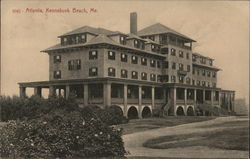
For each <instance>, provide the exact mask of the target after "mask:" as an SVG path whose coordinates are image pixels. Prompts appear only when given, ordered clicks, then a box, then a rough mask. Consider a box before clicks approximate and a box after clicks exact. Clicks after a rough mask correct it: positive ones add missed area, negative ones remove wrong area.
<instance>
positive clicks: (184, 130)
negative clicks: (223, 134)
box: [123, 117, 249, 158]
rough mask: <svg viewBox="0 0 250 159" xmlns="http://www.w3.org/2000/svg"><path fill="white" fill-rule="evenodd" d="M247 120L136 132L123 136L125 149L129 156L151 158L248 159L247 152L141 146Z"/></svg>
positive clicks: (221, 121) (202, 123) (194, 124)
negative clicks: (162, 137)
mask: <svg viewBox="0 0 250 159" xmlns="http://www.w3.org/2000/svg"><path fill="white" fill-rule="evenodd" d="M238 120H248V119H245V118H237V117H219V118H216V119H214V120H209V121H204V122H197V123H190V124H184V125H179V126H174V127H165V128H159V129H154V130H148V131H144V132H137V133H133V134H128V135H124V136H123V141H124V142H125V149H126V150H127V151H129V152H130V155H128V157H129V156H150V157H151V156H152V157H186V158H187V157H188V158H220V157H221V158H248V156H249V152H247V151H236V150H221V149H216V148H213V149H211V148H208V147H203V146H195V147H185V148H172V149H151V148H146V147H143V146H142V144H143V143H144V142H146V141H147V140H148V139H152V138H156V137H160V136H166V135H178V134H189V133H190V135H191V133H197V132H205V131H213V130H216V129H221V128H209V127H208V128H199V126H205V125H211V124H217V123H218V124H219V123H223V122H227V121H238Z"/></svg>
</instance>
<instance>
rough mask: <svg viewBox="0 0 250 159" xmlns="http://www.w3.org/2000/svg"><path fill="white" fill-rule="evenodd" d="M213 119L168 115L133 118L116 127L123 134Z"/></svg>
mask: <svg viewBox="0 0 250 159" xmlns="http://www.w3.org/2000/svg"><path fill="white" fill-rule="evenodd" d="M211 119H215V117H198V116H195V117H194V116H178V117H175V116H168V117H165V118H145V119H133V120H130V121H129V123H127V124H120V125H117V126H116V127H118V128H122V129H123V135H126V134H132V133H135V132H140V131H146V130H150V129H156V128H161V127H170V126H176V125H181V124H187V123H193V122H201V121H206V120H211Z"/></svg>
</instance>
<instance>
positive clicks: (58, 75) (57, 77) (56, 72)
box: [54, 71, 61, 79]
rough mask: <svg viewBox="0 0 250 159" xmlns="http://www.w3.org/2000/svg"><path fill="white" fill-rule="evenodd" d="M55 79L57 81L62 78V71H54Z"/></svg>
mask: <svg viewBox="0 0 250 159" xmlns="http://www.w3.org/2000/svg"><path fill="white" fill-rule="evenodd" d="M54 78H55V79H59V78H61V71H54Z"/></svg>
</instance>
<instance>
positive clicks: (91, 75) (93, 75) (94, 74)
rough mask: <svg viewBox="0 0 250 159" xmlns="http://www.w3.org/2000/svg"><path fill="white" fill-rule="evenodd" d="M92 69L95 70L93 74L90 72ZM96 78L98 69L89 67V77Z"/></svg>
mask: <svg viewBox="0 0 250 159" xmlns="http://www.w3.org/2000/svg"><path fill="white" fill-rule="evenodd" d="M93 69H95V70H96V71H95V73H94V72H93V71H92V70H93ZM95 76H98V68H97V67H91V68H89V77H95Z"/></svg>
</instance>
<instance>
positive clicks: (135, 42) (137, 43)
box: [134, 40, 140, 48]
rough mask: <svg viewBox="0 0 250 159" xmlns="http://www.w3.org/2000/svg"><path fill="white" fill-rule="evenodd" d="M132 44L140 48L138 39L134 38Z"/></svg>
mask: <svg viewBox="0 0 250 159" xmlns="http://www.w3.org/2000/svg"><path fill="white" fill-rule="evenodd" d="M134 45H135V47H136V48H140V43H139V41H138V40H134Z"/></svg>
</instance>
